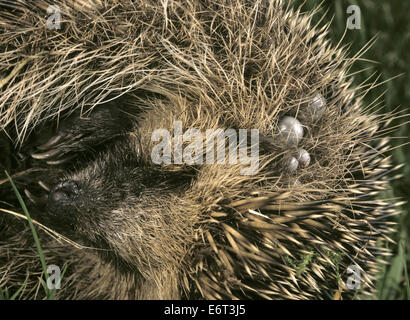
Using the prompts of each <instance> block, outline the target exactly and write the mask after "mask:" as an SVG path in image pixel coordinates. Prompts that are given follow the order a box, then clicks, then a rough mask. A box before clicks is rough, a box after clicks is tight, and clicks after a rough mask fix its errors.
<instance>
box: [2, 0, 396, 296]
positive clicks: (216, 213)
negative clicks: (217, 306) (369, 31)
mask: <svg viewBox="0 0 410 320" xmlns="http://www.w3.org/2000/svg"><path fill="white" fill-rule="evenodd" d="M0 10H1V11H0V75H1V78H0V79H1V80H0V81H1V82H0V125H1V136H0V146H1V148H2V150H1V154H0V161H1V164H0V166H1V169H2V170H1V172H0V207H1V212H0V281H1V282H0V286H1V287H2V288H6V287H7V288H8V289H9V290H10V291H11V292H13V291H17V290H18V289H19V288H21V287H22V290H21V291H20V293H19V298H25V299H35V298H36V299H42V298H44V293H43V290H40V289H39V287H41V284H40V282H39V280H38V277H39V276H41V273H42V266H41V262H40V259H39V256H38V252H37V250H36V246H35V243H34V240H33V235H32V233H31V231H30V228H29V226H28V223H27V220H25V219H22V217H24V213H23V210H22V207H21V206H20V204H19V201H18V200H17V196H16V194H15V192H13V189H12V186H11V183H10V182H9V180H8V178H7V176H6V174H5V171H7V172H8V173H9V174H10V176H11V179H12V181H13V182H14V183H15V185H16V186H17V189H18V190H19V191H20V193H21V194H22V197H23V200H24V202H25V203H26V205H27V208H28V211H29V212H30V215H31V218H32V219H33V220H34V222H35V226H36V229H37V231H38V233H39V240H40V244H41V246H42V248H43V252H44V256H45V259H46V264H47V265H56V266H59V267H60V268H63V266H67V269H66V270H67V271H66V273H65V274H64V277H63V279H62V283H61V289H59V290H57V291H56V293H55V294H56V297H57V298H59V299H255V298H263V299H332V298H334V297H335V296H339V297H340V296H341V297H342V298H343V299H351V298H354V297H358V296H359V295H360V296H361V295H362V294H371V293H372V288H373V285H374V280H375V275H376V273H377V271H378V267H379V265H380V264H381V263H383V261H384V260H385V257H386V256H388V255H389V251H388V250H387V249H386V248H385V245H384V242H385V241H391V240H390V235H389V233H391V232H392V231H394V223H393V222H392V221H391V220H392V219H391V217H392V216H394V215H395V214H397V211H396V209H395V207H396V205H395V204H392V203H389V202H388V201H381V200H378V198H377V197H378V194H379V192H380V191H382V190H383V189H384V188H385V186H386V183H387V182H388V181H389V180H390V179H394V178H395V177H394V176H392V175H391V174H390V173H392V172H393V171H394V170H395V169H396V168H395V167H393V166H392V165H390V164H389V158H388V157H386V156H384V155H383V153H384V152H386V151H387V150H389V140H388V137H387V136H386V134H388V133H389V130H390V129H389V127H388V124H389V121H390V119H392V115H391V114H389V115H377V114H376V113H374V112H373V113H371V112H369V111H371V110H374V109H375V107H374V106H363V102H362V98H363V96H364V95H365V94H366V92H367V91H368V90H369V89H370V88H371V87H372V84H369V85H367V86H364V87H360V88H356V87H354V86H353V85H352V79H351V77H349V70H350V67H351V65H352V64H353V62H354V61H355V59H354V58H353V59H348V58H346V52H345V50H344V49H343V48H335V47H334V46H333V45H332V44H330V43H329V42H328V40H327V39H326V29H327V27H328V26H327V25H326V26H324V27H317V26H312V23H311V20H312V16H313V13H301V12H300V11H298V10H293V9H291V8H290V6H289V4H288V3H287V2H284V1H281V0H270V1H264V0H255V1H245V0H219V1H214V0H202V1H199V0H198V1H182V0H175V1H173V0H168V1H149V0H144V1H132V0H121V1H119V0H113V1H105V0H101V1H86V0H82V1H68V0H67V1H46V0H39V1H32V2H28V1H27V2H26V1H22V0H21V1H4V0H2V1H0ZM210 132H211V134H209V133H210ZM218 139H220V140H218ZM201 142H202V143H201ZM238 159H239V160H238ZM244 159H245V160H247V161H241V160H244ZM19 214H20V216H18V215H19ZM352 270H353V271H354V272H353V271H352ZM352 272H353V273H352ZM352 274H353V275H356V278H355V281H350V282H349V277H351V276H352ZM350 280H351V279H350ZM23 284H24V285H23ZM355 284H357V285H355Z"/></svg>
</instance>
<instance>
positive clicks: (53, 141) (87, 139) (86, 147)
mask: <svg viewBox="0 0 410 320" xmlns="http://www.w3.org/2000/svg"><path fill="white" fill-rule="evenodd" d="M128 109H129V108H128ZM128 109H127V108H125V107H122V106H121V105H119V103H118V102H115V101H114V102H110V103H107V104H104V105H101V106H97V107H95V108H94V109H93V111H92V112H91V113H90V114H87V115H81V114H78V113H77V114H72V115H70V116H68V117H66V118H63V119H62V121H61V123H60V125H59V126H58V128H57V130H56V132H55V133H54V135H52V136H51V137H50V138H49V139H48V140H47V141H46V142H43V143H41V144H39V145H37V146H35V148H34V149H33V150H32V151H31V152H30V156H31V157H32V158H33V159H37V160H41V161H45V162H46V163H47V164H48V165H63V164H67V163H70V162H71V161H72V160H73V159H77V158H78V157H79V156H82V155H86V156H87V157H89V156H90V155H93V154H96V153H98V152H99V151H101V150H102V149H103V148H104V146H106V145H107V143H110V142H113V141H114V140H115V139H117V138H119V137H121V136H123V135H124V134H126V133H127V132H129V131H130V130H131V129H132V127H133V125H134V122H135V115H133V114H132V113H130V112H129V110H128Z"/></svg>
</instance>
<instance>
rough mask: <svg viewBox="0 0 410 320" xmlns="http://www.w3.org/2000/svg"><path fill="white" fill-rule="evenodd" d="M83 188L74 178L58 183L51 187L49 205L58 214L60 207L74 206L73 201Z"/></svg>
mask: <svg viewBox="0 0 410 320" xmlns="http://www.w3.org/2000/svg"><path fill="white" fill-rule="evenodd" d="M80 194H81V188H80V187H79V185H78V183H77V182H76V181H73V180H66V181H63V182H60V183H58V184H57V185H56V186H55V187H54V188H53V189H51V191H50V194H49V195H48V205H49V206H50V207H52V208H53V209H54V210H55V211H57V212H55V213H57V214H58V211H59V209H64V208H67V207H70V206H72V204H73V202H74V201H75V200H76V199H77V198H78V197H79V196H80Z"/></svg>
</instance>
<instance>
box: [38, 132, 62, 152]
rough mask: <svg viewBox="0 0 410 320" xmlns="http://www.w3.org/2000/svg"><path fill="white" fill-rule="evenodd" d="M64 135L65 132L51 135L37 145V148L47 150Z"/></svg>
mask: <svg viewBox="0 0 410 320" xmlns="http://www.w3.org/2000/svg"><path fill="white" fill-rule="evenodd" d="M65 136H66V134H65V133H59V134H57V135H55V136H53V137H51V138H50V140H48V141H47V142H46V143H44V144H42V145H39V146H37V149H38V150H41V151H44V150H47V149H49V148H51V147H54V146H55V145H56V144H57V143H59V142H60V141H61V139H62V138H64V137H65Z"/></svg>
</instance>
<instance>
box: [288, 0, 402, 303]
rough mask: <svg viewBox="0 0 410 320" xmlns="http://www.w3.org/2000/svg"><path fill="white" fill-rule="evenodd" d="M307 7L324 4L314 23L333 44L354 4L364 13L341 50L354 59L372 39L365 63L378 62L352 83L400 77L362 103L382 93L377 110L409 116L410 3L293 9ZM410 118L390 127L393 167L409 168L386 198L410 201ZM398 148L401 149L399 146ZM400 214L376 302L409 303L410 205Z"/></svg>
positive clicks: (342, 0)
mask: <svg viewBox="0 0 410 320" xmlns="http://www.w3.org/2000/svg"><path fill="white" fill-rule="evenodd" d="M303 2H305V3H304V5H303V7H302V8H303V11H310V10H312V9H313V8H316V7H317V6H318V5H320V4H321V3H322V6H321V9H320V10H319V14H318V16H317V17H316V19H315V20H314V22H316V21H317V20H318V19H319V18H320V17H321V14H325V13H326V12H327V13H326V18H325V19H324V20H323V21H330V20H331V19H332V18H333V20H332V23H331V26H330V29H329V36H330V38H331V39H332V40H333V43H338V42H339V40H340V39H341V37H342V36H343V33H344V32H345V28H346V21H347V17H348V14H347V12H346V10H347V7H348V6H349V5H352V4H355V5H358V6H359V7H360V10H361V29H360V30H347V31H346V35H345V37H344V39H343V41H342V42H341V44H342V45H348V44H350V45H351V47H350V49H349V53H350V54H349V56H351V57H352V56H354V55H355V53H356V52H358V51H359V50H360V49H361V48H362V47H363V46H364V45H365V44H366V43H367V42H368V41H369V40H370V39H372V38H373V37H374V36H377V39H376V42H375V43H374V45H372V47H371V48H370V49H369V50H368V51H367V52H366V54H364V55H363V57H362V58H363V59H367V60H371V61H375V62H376V63H371V62H368V61H358V62H357V63H356V65H355V67H354V68H353V69H352V72H355V71H359V70H362V69H365V68H369V67H371V68H370V69H369V70H366V71H365V72H362V73H359V74H357V75H355V79H354V83H355V84H357V85H358V84H360V83H362V82H364V81H365V80H366V79H367V78H368V77H369V76H370V75H371V74H372V73H374V72H376V73H377V75H380V79H379V82H384V81H387V80H389V79H392V78H394V77H397V76H398V75H402V76H400V77H397V78H395V79H393V80H390V81H387V82H386V83H385V84H383V85H381V86H379V87H377V88H375V89H373V90H372V91H371V92H369V94H368V95H367V96H366V97H365V101H364V103H365V104H366V105H369V104H370V103H372V102H373V101H374V100H376V98H377V97H378V96H380V95H382V94H383V93H384V92H385V91H386V92H385V94H384V96H383V97H384V106H382V107H381V109H380V110H379V111H378V112H380V113H382V112H390V111H392V110H394V109H395V108H398V110H401V111H403V112H405V113H410V77H409V71H410V1H400V0H378V1H374V0H357V1H353V0H324V1H323V2H322V1H318V0H306V1H302V0H300V1H299V0H296V1H295V5H296V6H299V5H300V4H301V3H303ZM409 120H410V117H407V118H402V119H397V120H395V121H394V122H393V124H392V125H398V124H403V125H402V126H401V127H400V128H399V129H398V130H396V131H395V132H394V136H397V137H403V138H402V139H393V140H392V144H393V146H395V147H397V148H396V149H395V150H393V151H391V152H390V154H391V155H392V162H393V163H394V164H396V165H397V164H400V163H405V166H404V167H403V168H402V169H401V172H400V173H402V174H403V178H402V179H400V180H397V181H394V182H393V183H391V186H390V187H391V188H390V189H391V190H389V191H388V192H386V193H385V197H386V198H387V197H389V198H391V197H399V198H402V199H404V200H408V199H410V146H409V145H407V146H400V145H401V144H403V143H406V142H408V141H409V137H410V125H409V124H405V122H406V121H409ZM399 146H400V147H399ZM401 209H402V215H401V216H400V217H398V218H397V222H398V232H397V234H396V235H395V236H394V240H395V241H396V242H397V244H396V245H390V248H391V249H392V251H393V257H392V258H391V260H390V265H389V266H387V267H385V268H384V271H383V272H382V274H380V280H379V282H378V283H377V294H376V297H375V298H378V299H410V284H409V275H408V270H409V261H410V242H409V234H410V204H409V203H407V204H405V205H403V206H402V207H401Z"/></svg>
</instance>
